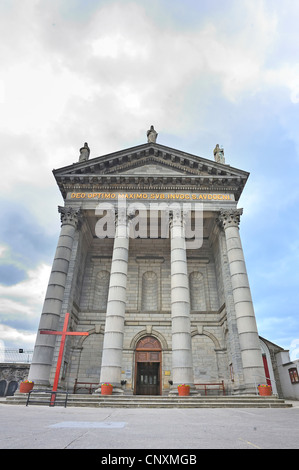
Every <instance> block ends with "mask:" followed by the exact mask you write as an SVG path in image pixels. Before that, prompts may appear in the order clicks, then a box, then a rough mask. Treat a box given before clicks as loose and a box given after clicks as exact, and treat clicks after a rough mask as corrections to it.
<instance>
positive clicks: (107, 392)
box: [101, 382, 113, 395]
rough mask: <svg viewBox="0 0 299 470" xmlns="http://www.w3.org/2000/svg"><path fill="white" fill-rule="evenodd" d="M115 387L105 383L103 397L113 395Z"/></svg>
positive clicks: (102, 390) (102, 386) (102, 391)
mask: <svg viewBox="0 0 299 470" xmlns="http://www.w3.org/2000/svg"><path fill="white" fill-rule="evenodd" d="M112 390H113V385H112V384H110V383H107V382H106V383H103V384H102V385H101V395H112Z"/></svg>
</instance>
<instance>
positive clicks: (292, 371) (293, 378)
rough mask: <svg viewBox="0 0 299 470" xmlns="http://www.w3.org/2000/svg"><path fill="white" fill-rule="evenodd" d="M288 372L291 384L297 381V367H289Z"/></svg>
mask: <svg viewBox="0 0 299 470" xmlns="http://www.w3.org/2000/svg"><path fill="white" fill-rule="evenodd" d="M289 374H290V379H291V382H292V384H295V383H298V382H299V377H298V371H297V367H292V368H291V369H289Z"/></svg>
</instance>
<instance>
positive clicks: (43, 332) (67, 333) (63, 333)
mask: <svg viewBox="0 0 299 470" xmlns="http://www.w3.org/2000/svg"><path fill="white" fill-rule="evenodd" d="M69 317H70V314H69V313H66V314H65V318H64V324H63V329H62V331H49V330H48V331H47V330H41V331H40V334H41V335H61V342H60V348H59V354H58V360H57V365H56V372H55V378H54V383H53V389H52V392H57V387H58V382H59V375H60V369H61V363H62V357H63V350H64V344H65V337H66V336H88V335H89V333H88V332H86V331H67V326H68V322H69ZM53 397H54V398H53ZM55 397H56V393H55V394H54V393H53V395H52V396H51V405H52V404H53V405H54V403H55Z"/></svg>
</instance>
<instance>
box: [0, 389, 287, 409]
mask: <svg viewBox="0 0 299 470" xmlns="http://www.w3.org/2000/svg"><path fill="white" fill-rule="evenodd" d="M64 399H65V395H64V394H57V398H56V406H58V405H62V406H63V405H64ZM49 400H50V395H49V394H44V393H35V394H32V395H31V398H30V403H29V405H34V404H39V405H46V406H49ZM26 401H27V394H21V393H16V394H15V395H14V396H13V397H6V400H5V401H3V402H2V403H6V404H13V405H25V404H26ZM67 406H68V407H71V406H72V407H76V406H77V407H88V406H89V407H107V408H110V407H111V408H112V407H113V408H115V407H118V408H130V407H134V408H233V407H238V408H241V407H242V408H246V407H247V408H265V407H267V408H269V407H270V408H286V407H291V406H292V405H291V404H289V403H288V404H287V403H285V401H284V400H283V399H279V398H277V397H275V396H271V397H260V396H258V395H244V396H218V397H212V396H210V397H208V396H196V397H195V396H190V397H178V396H136V395H120V396H116V395H115V396H113V395H112V396H110V395H106V396H102V395H85V394H76V395H74V394H69V396H68V402H67Z"/></svg>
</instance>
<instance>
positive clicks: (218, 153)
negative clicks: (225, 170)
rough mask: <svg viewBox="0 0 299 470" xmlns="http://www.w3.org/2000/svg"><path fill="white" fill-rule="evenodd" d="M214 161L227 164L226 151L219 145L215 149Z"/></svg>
mask: <svg viewBox="0 0 299 470" xmlns="http://www.w3.org/2000/svg"><path fill="white" fill-rule="evenodd" d="M214 160H215V162H217V163H225V158H224V149H223V147H221V148H220V147H219V144H217V145H216V147H215V148H214Z"/></svg>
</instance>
